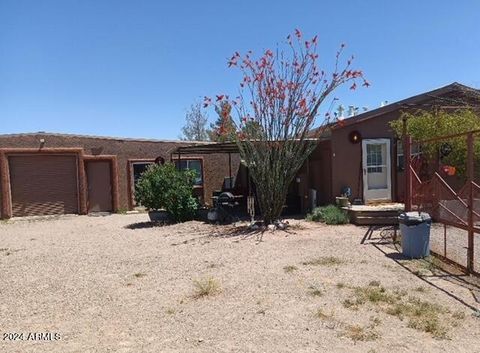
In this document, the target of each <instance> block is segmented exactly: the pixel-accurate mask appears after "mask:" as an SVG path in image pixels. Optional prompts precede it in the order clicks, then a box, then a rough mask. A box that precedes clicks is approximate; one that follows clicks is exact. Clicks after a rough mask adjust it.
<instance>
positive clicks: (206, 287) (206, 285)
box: [193, 277, 220, 298]
mask: <svg viewBox="0 0 480 353" xmlns="http://www.w3.org/2000/svg"><path fill="white" fill-rule="evenodd" d="M193 285H194V286H195V293H194V297H195V298H202V297H208V296H211V295H214V294H216V293H218V292H219V291H220V284H219V283H218V281H217V280H216V279H215V278H212V277H209V278H202V279H199V280H196V281H194V282H193Z"/></svg>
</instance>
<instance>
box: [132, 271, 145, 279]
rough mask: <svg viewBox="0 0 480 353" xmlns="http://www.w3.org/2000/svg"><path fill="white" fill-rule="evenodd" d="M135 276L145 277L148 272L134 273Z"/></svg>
mask: <svg viewBox="0 0 480 353" xmlns="http://www.w3.org/2000/svg"><path fill="white" fill-rule="evenodd" d="M133 276H134V277H135V278H142V277H145V276H146V274H145V273H142V272H137V273H135V274H134V275H133Z"/></svg>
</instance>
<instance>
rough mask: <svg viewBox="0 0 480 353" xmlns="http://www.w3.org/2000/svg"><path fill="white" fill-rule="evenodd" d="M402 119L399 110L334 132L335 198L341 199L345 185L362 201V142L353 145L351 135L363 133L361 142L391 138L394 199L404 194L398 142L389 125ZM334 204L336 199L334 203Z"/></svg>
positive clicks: (333, 184)
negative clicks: (398, 163) (398, 161)
mask: <svg viewBox="0 0 480 353" xmlns="http://www.w3.org/2000/svg"><path fill="white" fill-rule="evenodd" d="M399 116H400V113H399V112H398V111H395V112H391V113H387V114H384V115H382V116H379V117H376V118H374V119H369V120H366V121H363V122H361V123H357V124H352V125H349V126H345V127H343V128H339V129H334V130H333V131H332V137H331V141H332V194H333V195H332V196H333V197H335V196H339V195H340V193H341V190H342V188H343V187H345V186H349V187H351V189H352V193H353V195H352V196H353V197H354V198H356V197H360V198H363V180H362V176H363V172H362V143H361V142H360V143H357V144H352V143H351V142H350V141H349V134H350V133H351V132H352V131H358V132H360V134H361V136H362V139H374V138H387V139H390V155H391V157H392V164H391V166H392V168H391V169H392V200H398V199H399V197H401V195H402V194H403V183H402V182H400V183H397V180H398V179H399V178H400V181H402V179H401V178H403V177H402V175H403V172H398V173H396V172H395V171H396V169H397V168H396V143H395V136H394V133H393V131H392V129H391V128H390V125H389V122H390V121H392V120H395V119H397V118H398V117H399ZM332 201H333V200H332Z"/></svg>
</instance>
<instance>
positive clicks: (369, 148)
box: [362, 139, 392, 202]
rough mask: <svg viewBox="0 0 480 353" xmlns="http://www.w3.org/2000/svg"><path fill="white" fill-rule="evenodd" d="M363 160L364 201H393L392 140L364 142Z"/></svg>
mask: <svg viewBox="0 0 480 353" xmlns="http://www.w3.org/2000/svg"><path fill="white" fill-rule="evenodd" d="M362 159H363V162H362V164H363V198H364V201H365V202H368V201H374V200H385V201H390V200H391V199H392V180H391V179H392V173H391V157H390V140H389V139H365V140H363V141H362Z"/></svg>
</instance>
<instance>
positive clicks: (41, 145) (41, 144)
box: [40, 139, 45, 148]
mask: <svg viewBox="0 0 480 353" xmlns="http://www.w3.org/2000/svg"><path fill="white" fill-rule="evenodd" d="M43 146H45V139H40V148H41V147H43Z"/></svg>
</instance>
